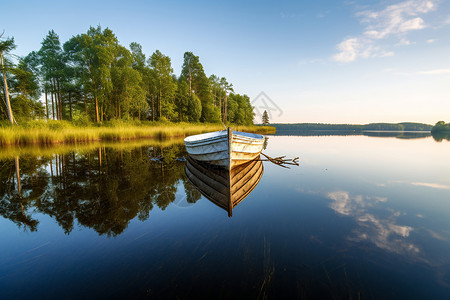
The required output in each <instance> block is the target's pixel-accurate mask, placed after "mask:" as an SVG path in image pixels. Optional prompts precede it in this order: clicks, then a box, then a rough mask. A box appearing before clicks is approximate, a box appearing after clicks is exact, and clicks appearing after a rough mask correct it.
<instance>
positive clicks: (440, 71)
mask: <svg viewBox="0 0 450 300" xmlns="http://www.w3.org/2000/svg"><path fill="white" fill-rule="evenodd" d="M417 74H420V75H445V74H450V69H436V70H429V71H421V72H417Z"/></svg>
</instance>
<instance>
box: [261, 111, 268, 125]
mask: <svg viewBox="0 0 450 300" xmlns="http://www.w3.org/2000/svg"><path fill="white" fill-rule="evenodd" d="M262 124H263V125H268V124H269V114H268V113H267V110H265V111H264V112H263V115H262Z"/></svg>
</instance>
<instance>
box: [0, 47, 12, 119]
mask: <svg viewBox="0 0 450 300" xmlns="http://www.w3.org/2000/svg"><path fill="white" fill-rule="evenodd" d="M0 57H1V63H2V70H3V86H4V89H5V99H6V111H7V112H8V119H9V121H10V122H11V124H14V116H13V112H12V109H11V102H10V101H9V91H8V83H7V82H6V72H5V67H4V65H3V52H1V51H0Z"/></svg>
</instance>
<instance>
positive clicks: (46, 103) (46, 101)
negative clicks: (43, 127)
mask: <svg viewBox="0 0 450 300" xmlns="http://www.w3.org/2000/svg"><path fill="white" fill-rule="evenodd" d="M45 112H46V114H47V120H48V99H47V89H45Z"/></svg>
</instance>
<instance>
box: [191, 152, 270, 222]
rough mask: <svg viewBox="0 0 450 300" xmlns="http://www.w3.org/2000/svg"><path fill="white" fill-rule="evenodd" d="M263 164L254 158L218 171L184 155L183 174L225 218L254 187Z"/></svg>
mask: <svg viewBox="0 0 450 300" xmlns="http://www.w3.org/2000/svg"><path fill="white" fill-rule="evenodd" d="M263 170H264V168H263V163H262V161H261V160H260V158H259V155H258V157H256V158H255V159H254V160H251V161H248V162H246V163H243V164H240V165H237V166H233V167H232V168H231V169H229V170H228V168H221V167H218V166H214V165H210V164H207V163H204V162H200V161H197V160H195V159H193V158H192V157H191V156H189V155H188V156H187V159H186V167H185V172H186V176H187V178H188V179H189V181H190V182H191V183H192V184H193V185H194V186H195V187H196V188H197V189H198V190H199V191H200V193H202V195H203V196H205V197H206V198H207V199H209V200H210V201H211V202H213V203H214V204H216V205H217V206H219V207H221V208H223V209H225V210H226V211H227V212H228V216H229V217H231V216H232V215H233V208H234V207H235V206H236V205H238V204H239V203H240V202H241V201H242V200H244V199H245V198H246V197H247V196H248V195H249V194H250V193H251V192H252V191H253V189H254V188H255V187H256V186H257V185H258V183H259V181H260V180H261V177H262V174H263Z"/></svg>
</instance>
